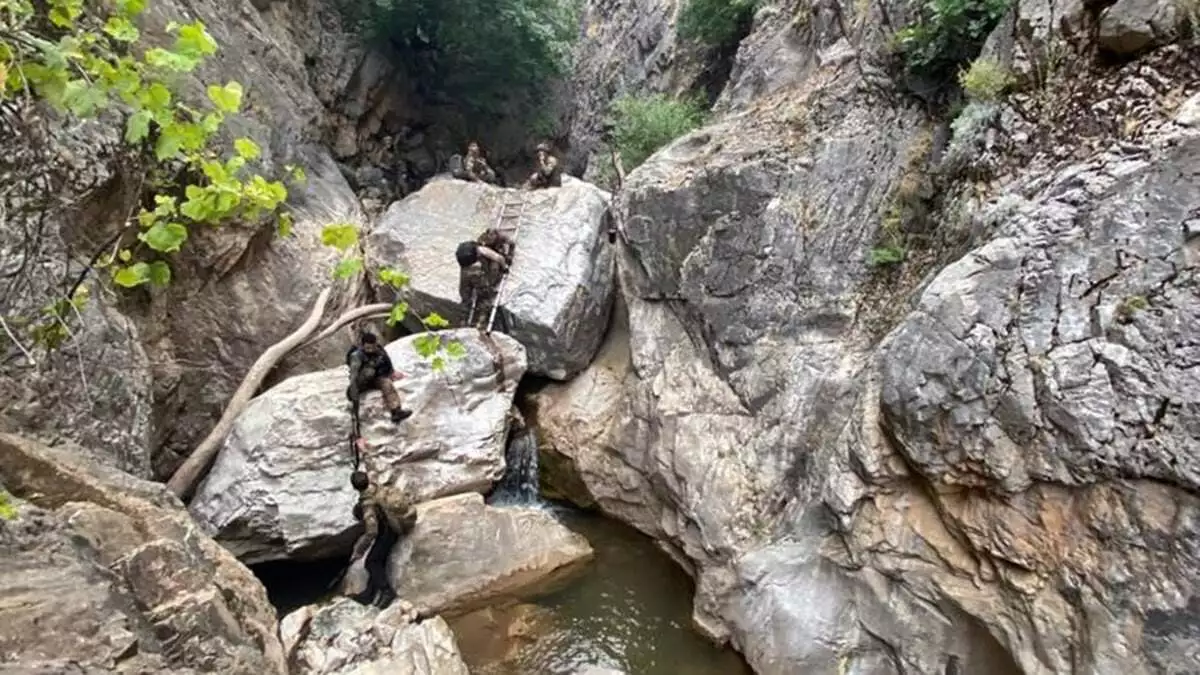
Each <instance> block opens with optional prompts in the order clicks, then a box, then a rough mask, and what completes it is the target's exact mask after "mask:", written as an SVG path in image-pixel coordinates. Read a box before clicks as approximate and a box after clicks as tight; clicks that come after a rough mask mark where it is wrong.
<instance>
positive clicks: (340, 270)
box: [321, 223, 467, 371]
mask: <svg viewBox="0 0 1200 675" xmlns="http://www.w3.org/2000/svg"><path fill="white" fill-rule="evenodd" d="M321 243H322V244H324V245H326V246H329V247H330V248H333V249H336V250H337V251H338V252H340V253H341V254H342V258H341V260H339V261H338V263H337V264H336V265H335V266H334V268H333V277H334V278H335V279H349V278H351V277H354V276H356V275H358V274H360V273H361V272H362V269H363V259H362V256H361V255H360V254H359V233H358V226H356V225H355V224H354V223H330V224H329V225H326V226H325V227H323V228H321ZM379 282H380V283H381V284H383V285H384V286H387V287H389V288H391V289H392V290H393V291H395V293H396V296H397V300H396V302H395V303H394V304H393V305H392V307H391V309H390V310H389V311H388V315H387V321H386V322H387V325H389V326H397V325H399V324H402V323H404V321H405V319H407V318H408V312H409V305H408V302H407V301H406V300H404V299H403V295H404V291H406V290H407V289H408V288H409V286H410V285H411V279H410V278H409V276H408V274H406V273H405V272H403V271H401V270H398V269H396V268H394V267H385V268H384V269H382V270H380V271H379ZM417 319H418V320H419V321H420V322H421V326H422V327H423V328H424V329H425V332H424V333H422V334H421V335H418V336H417V337H416V338H415V339H414V340H413V348H414V349H415V350H416V352H417V354H418V355H419V356H420V357H421V358H423V359H425V360H427V361H429V362H430V367H432V368H433V370H435V371H441V370H442V369H444V368H445V367H446V363H447V361H448V360H449V359H461V358H463V357H464V356H466V354H467V350H466V347H464V346H463V344H462V343H461V342H459V341H457V340H445V339H444V338H443V336H442V335H440V334H439V333H438V331H440V330H442V329H445V328H449V327H450V322H449V321H447V320H446V319H445V318H444V317H443V316H442V315H440V314H438V313H437V312H430V313H429V314H427V315H426V316H425V317H424V318H421V317H417Z"/></svg>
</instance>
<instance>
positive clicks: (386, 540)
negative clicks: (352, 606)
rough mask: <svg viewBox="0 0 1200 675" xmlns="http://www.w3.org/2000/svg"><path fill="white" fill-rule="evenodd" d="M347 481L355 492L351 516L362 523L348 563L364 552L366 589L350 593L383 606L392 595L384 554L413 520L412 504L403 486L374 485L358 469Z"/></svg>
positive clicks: (363, 600)
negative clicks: (356, 498) (355, 498)
mask: <svg viewBox="0 0 1200 675" xmlns="http://www.w3.org/2000/svg"><path fill="white" fill-rule="evenodd" d="M350 485H352V486H353V487H354V489H355V490H357V491H358V494H359V496H358V504H356V505H355V506H354V518H355V520H361V521H362V524H363V533H362V534H361V535H360V536H359V537H358V540H357V541H355V542H354V550H353V551H352V552H351V554H350V564H351V565H353V564H354V563H355V562H356V561H358V560H359V559H360V558H361V557H362V556H363V555H366V560H365V563H364V567H365V568H366V571H367V588H366V590H364V591H363V592H362V593H359V594H357V595H354V596H352V597H353V598H354V600H355V601H357V602H360V603H362V604H374V605H376V606H378V607H380V608H385V607H387V606H388V605H389V604H391V602H392V600H394V599H395V597H396V592H395V590H394V589H393V588H392V585H391V583H389V581H388V574H387V561H388V556H389V555H390V554H391V552H392V547H394V546H395V545H396V544H397V543H399V541H400V539H401V538H402V537H404V536H406V535H407V534H408V533H409V532H411V531H412V528H413V526H414V525H415V524H416V522H417V512H416V509H415V504H413V502H412V500H411V499H410V498H409V496H408V494H407V493H406V491H405V490H404V489H403V488H401V487H380V486H378V485H374V484H372V483H371V481H370V479H369V478H368V476H367V474H366V473H364V472H362V471H355V472H354V473H352V474H350Z"/></svg>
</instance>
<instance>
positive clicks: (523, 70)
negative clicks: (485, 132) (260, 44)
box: [343, 0, 579, 118]
mask: <svg viewBox="0 0 1200 675" xmlns="http://www.w3.org/2000/svg"><path fill="white" fill-rule="evenodd" d="M343 8H344V11H345V12H346V14H347V15H348V17H349V19H350V20H351V21H352V22H353V23H354V24H355V25H356V26H357V27H358V28H359V30H361V31H362V32H363V33H364V35H365V36H366V37H367V38H368V39H369V40H370V41H371V42H372V43H374V44H376V45H381V46H386V47H388V48H390V50H391V51H392V52H393V53H394V55H395V60H394V63H395V64H396V65H397V66H399V67H400V68H402V69H404V70H405V71H406V74H407V75H408V76H409V77H410V78H411V79H412V80H413V81H414V82H415V83H416V84H417V88H418V93H420V94H422V95H423V96H425V97H426V98H427V100H430V101H434V102H439V101H440V102H445V103H451V104H453V105H454V106H455V107H456V108H458V109H460V110H462V111H463V112H464V113H465V114H467V115H468V116H474V117H476V118H486V117H487V116H491V115H497V114H508V115H524V116H535V115H536V114H538V113H541V112H544V110H543V109H544V107H545V103H546V99H547V98H548V95H547V93H546V89H547V87H549V86H551V85H552V83H553V82H554V81H555V80H556V79H558V78H561V77H563V76H565V75H566V74H567V73H568V72H569V68H570V59H571V46H572V43H573V42H574V40H575V38H576V36H577V34H578V31H579V27H578V23H579V3H578V2H576V1H575V0H567V1H564V0H456V1H455V2H446V1H445V0H362V1H355V0H346V1H345V2H343Z"/></svg>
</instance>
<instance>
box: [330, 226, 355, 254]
mask: <svg viewBox="0 0 1200 675" xmlns="http://www.w3.org/2000/svg"><path fill="white" fill-rule="evenodd" d="M321 243H322V244H325V245H326V246H332V247H334V248H336V249H337V250H339V251H345V250H346V249H348V248H350V247H352V246H357V245H358V227H357V226H355V225H354V224H353V223H330V224H329V225H326V226H325V227H323V228H321Z"/></svg>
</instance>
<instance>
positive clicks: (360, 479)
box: [350, 471, 371, 492]
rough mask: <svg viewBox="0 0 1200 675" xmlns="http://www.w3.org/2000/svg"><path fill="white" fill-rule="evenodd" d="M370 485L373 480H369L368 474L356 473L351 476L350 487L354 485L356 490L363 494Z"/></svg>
mask: <svg viewBox="0 0 1200 675" xmlns="http://www.w3.org/2000/svg"><path fill="white" fill-rule="evenodd" d="M370 484H371V480H370V479H369V478H367V474H366V473H364V472H362V471H355V472H354V473H352V474H350V485H352V486H353V487H354V489H355V490H358V491H359V492H362V491H363V490H366V489H367V486H368V485H370Z"/></svg>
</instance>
